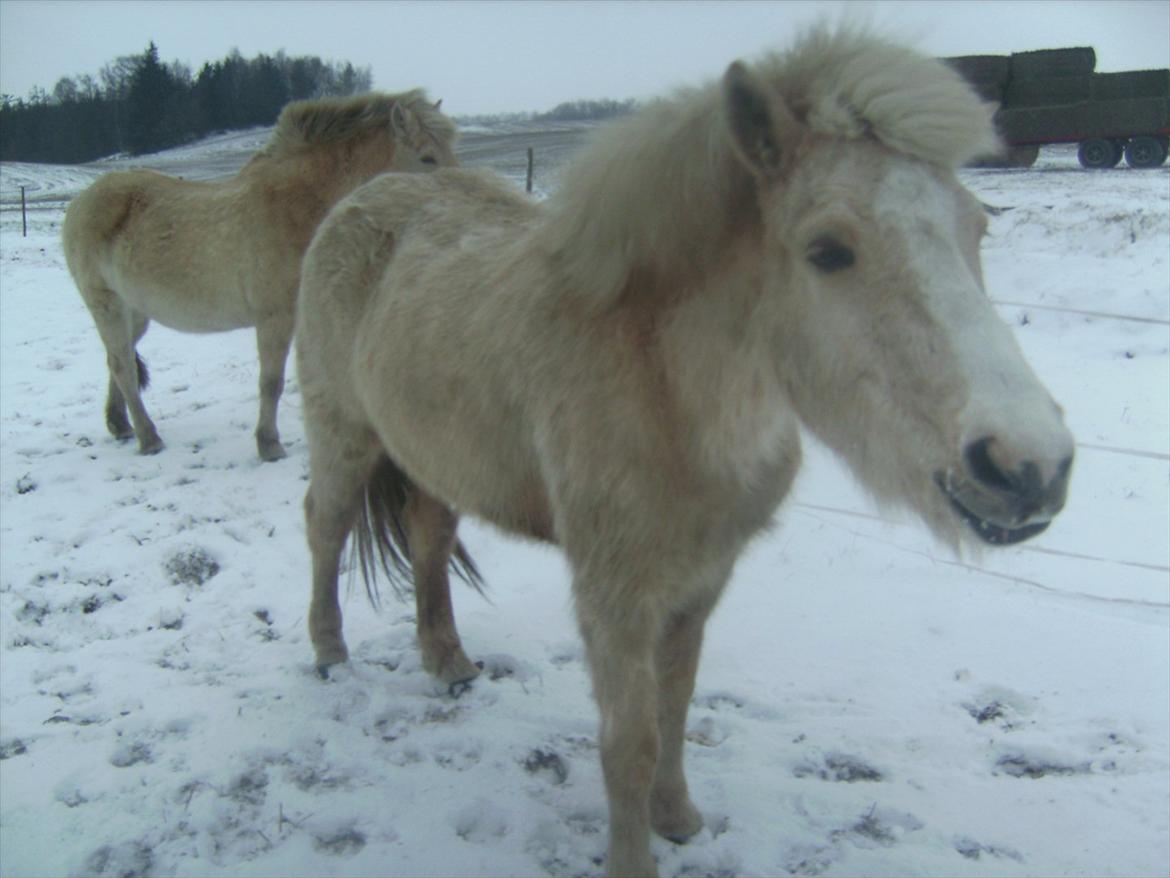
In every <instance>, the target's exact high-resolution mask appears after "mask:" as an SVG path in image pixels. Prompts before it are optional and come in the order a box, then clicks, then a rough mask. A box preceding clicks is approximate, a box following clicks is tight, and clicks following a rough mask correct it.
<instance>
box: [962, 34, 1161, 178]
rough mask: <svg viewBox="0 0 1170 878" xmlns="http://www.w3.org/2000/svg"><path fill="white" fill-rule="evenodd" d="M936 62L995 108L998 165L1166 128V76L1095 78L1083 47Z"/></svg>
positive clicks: (1092, 56) (1092, 58)
mask: <svg viewBox="0 0 1170 878" xmlns="http://www.w3.org/2000/svg"><path fill="white" fill-rule="evenodd" d="M944 60H945V61H946V62H947V63H949V64H950V65H951V66H952V67H954V68H955V69H956V70H957V71H958V72H959V73H961V74H962V75H963V76H964V77H965V78H966V79H967V81H968V82H970V83H971V85H972V86H973V87H974V88H975V90H976V91H977V92H979V94H980V95H981V96H982V97H983V98H984V99H985V100H988V101H994V102H996V103H998V104H999V105H1000V109H999V111H998V112H997V113H996V117H995V118H996V125H997V127H998V128H999V131H1000V134H1001V135H1002V136H1003V138H1004V141H1005V142H1006V143H1007V144H1008V145H1009V147H1012V149H1011V150H1009V155H1008V156H1007V157H999V160H998V162H996V163H998V164H1001V165H1002V164H1005V163H1006V164H1008V165H1021V164H1024V165H1027V164H1031V161H1034V160H1035V150H1033V149H1031V147H1035V148H1036V149H1037V150H1038V148H1039V145H1040V144H1043V143H1069V142H1077V141H1082V142H1083V141H1087V140H1091V139H1095V138H1105V139H1110V140H1115V141H1119V142H1122V143H1123V142H1124V141H1125V140H1127V139H1128V138H1129V137H1132V136H1139V135H1151V134H1155V133H1156V132H1157V131H1158V130H1159V129H1163V128H1165V127H1166V126H1167V125H1170V70H1138V71H1131V72H1127V73H1096V72H1094V68H1095V67H1096V64H1097V55H1096V52H1094V51H1093V49H1092V48H1090V47H1088V46H1079V47H1074V48H1067V49H1041V50H1039V51H1035V52H1016V53H1015V54H1012V55H966V56H963V57H958V58H946V59H944ZM1029 154H1030V155H1031V159H1030V160H1029V158H1028V156H1029Z"/></svg>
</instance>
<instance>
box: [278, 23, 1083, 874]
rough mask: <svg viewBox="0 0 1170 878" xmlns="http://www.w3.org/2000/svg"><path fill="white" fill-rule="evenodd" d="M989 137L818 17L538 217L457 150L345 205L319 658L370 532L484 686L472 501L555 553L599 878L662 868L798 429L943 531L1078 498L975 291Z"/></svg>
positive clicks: (428, 647) (463, 669) (324, 332)
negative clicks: (460, 528)
mask: <svg viewBox="0 0 1170 878" xmlns="http://www.w3.org/2000/svg"><path fill="white" fill-rule="evenodd" d="M996 147H997V142H996V138H995V134H994V131H993V128H992V125H991V121H990V113H989V110H988V108H987V107H985V106H984V105H982V104H981V103H980V101H979V100H978V98H977V97H976V96H975V95H974V94H973V93H972V92H971V90H970V88H969V87H968V86H967V85H966V84H965V83H964V81H963V80H962V79H961V78H960V77H959V76H958V75H957V74H955V73H954V72H953V71H951V70H950V69H949V68H948V67H946V66H945V65H943V64H942V63H940V62H938V61H936V60H933V59H930V58H927V57H923V56H920V55H918V54H915V53H913V52H911V51H909V50H906V49H903V48H899V47H897V46H893V45H889V44H887V43H885V42H882V41H878V40H874V39H871V38H868V37H865V36H862V35H858V34H855V33H849V32H843V33H836V34H831V33H828V32H823V31H815V32H813V33H812V34H811V35H809V36H807V37H806V38H804V39H803V40H802V41H801V42H799V43H798V44H797V45H796V46H795V48H793V49H792V50H791V51H789V52H787V53H785V54H780V55H774V56H769V57H766V58H764V59H762V60H761V61H760V62H759V63H757V64H754V65H751V66H748V65H745V64H742V63H738V62H737V63H734V64H732V65H731V66H730V67H729V68H728V70H727V72H726V74H725V75H724V77H723V79H722V82H720V83H719V84H717V85H712V86H710V87H707V88H702V89H699V90H696V91H691V92H686V93H683V94H681V95H679V96H677V97H675V98H673V99H670V100H666V101H663V102H661V103H658V104H656V105H654V106H652V107H649V108H647V109H646V110H644V111H643V112H641V113H639V114H637V115H636V116H634V117H632V118H630V119H628V120H626V121H622V122H619V123H617V124H615V125H613V126H612V127H611V128H609V130H608V131H607V132H606V133H604V134H603V135H602V136H601V137H600V138H599V139H598V141H597V142H596V143H594V144H593V145H592V147H591V148H589V149H587V150H586V151H585V152H584V154H583V155H582V156H581V157H580V159H579V160H578V161H577V162H576V163H575V165H574V166H573V168H572V169H571V170H570V171H569V172H568V173H567V175H566V176H565V178H564V185H563V188H562V189H561V190H560V191H559V192H558V193H557V194H556V195H555V196H554V197H553V198H552V199H551V201H550V202H549V203H547V205H540V204H535V203H533V202H532V201H530V200H529V199H527V198H525V197H524V196H523V195H522V194H520V193H518V192H516V191H515V190H514V188H513V187H512V186H511V185H509V184H508V183H506V182H504V181H501V180H499V179H497V178H494V177H491V176H487V175H483V174H478V173H472V172H467V171H460V170H449V171H440V172H438V173H435V174H431V175H426V176H402V175H388V176H384V177H380V178H378V179H377V180H374V181H372V182H371V183H369V184H367V185H366V186H364V187H362V188H361V189H359V190H357V191H356V192H354V193H353V194H352V195H351V196H350V197H348V198H347V199H345V200H344V201H343V202H342V203H340V204H339V205H338V206H337V207H336V208H335V209H334V210H333V211H332V213H331V214H330V215H329V217H328V218H327V219H326V220H325V221H324V223H323V224H322V226H321V228H320V230H319V231H318V232H317V235H316V236H315V238H314V241H313V243H312V245H311V246H310V248H309V251H308V253H307V254H306V258H305V265H304V274H303V278H302V283H301V292H300V299H299V305H298V317H297V320H298V327H297V352H298V369H299V374H300V382H301V392H302V395H303V401H304V415H305V421H306V431H307V436H308V441H309V459H310V485H309V490H308V493H307V496H306V499H305V511H306V518H307V525H308V539H309V545H310V548H311V550H312V557H313V592H312V605H311V608H310V614H309V627H310V632H311V635H312V639H313V643H314V646H315V648H316V652H317V659H318V662H319V663H320V664H321V665H322V666H327V665H329V664H330V663H333V662H338V661H343V660H344V659H345V657H346V648H345V643H344V640H343V638H342V633H341V614H340V609H339V605H338V602H337V573H338V563H339V558H340V555H341V552H342V549H343V546H344V544H345V542H346V539H347V536H348V534H349V533H350V531H351V529H353V527H354V525H355V523H357V525H358V528H357V529H358V534H359V537H361V539H359V544H360V545H361V546H362V547H364V553H365V556H366V559H367V566H368V563H369V561H371V560H373V559H374V557H375V555H376V554H377V551H378V549H379V547H380V549H381V551H382V552H383V561H384V562H392V561H397V562H398V563H399V564H400V565H401V566H402V567H403V568H408V569H409V568H413V576H414V580H415V589H416V596H417V601H418V629H419V639H420V646H421V649H422V655H423V661H424V666H425V667H426V668H427V669H428V670H429V671H431V672H432V673H434V674H436V675H438V677H439V678H440V679H442V680H443V681H446V682H453V681H459V680H465V679H468V678H471V677H473V676H474V675H475V674H476V673H477V668H476V667H475V665H474V664H472V662H471V661H470V660H469V659H468V657H467V656H466V654H465V653H464V651H463V649H462V646H461V644H460V640H459V637H458V634H457V632H456V629H455V622H454V618H453V615H452V612H451V603H450V595H449V591H448V579H447V573H446V570H447V567H448V560H449V558H450V557H451V554H452V551H453V550H454V551H455V552H456V553H457V554H456V559H457V560H461V561H462V562H463V568H464V569H465V570H467V566H466V565H467V563H468V561H469V559H468V558H467V556H466V554H465V553H463V552H462V549H461V548H460V547H459V546H458V543H457V542H456V538H455V528H456V523H457V516H458V515H460V514H463V513H467V514H471V515H475V516H478V517H480V518H482V519H485V520H487V521H489V522H492V523H493V524H495V525H498V526H499V527H501V528H503V529H504V530H507V531H510V532H513V533H517V534H520V535H523V536H527V537H530V538H535V539H540V540H546V541H552V542H555V543H557V544H559V545H560V546H561V547H562V548H563V549H564V551H565V553H566V555H567V556H568V560H569V562H570V565H571V567H572V571H573V593H574V597H575V601H576V610H577V615H578V619H579V622H580V628H581V632H582V634H583V636H584V639H585V644H586V651H587V655H588V660H589V666H590V670H591V673H592V677H593V684H594V693H595V695H596V698H597V702H598V705H599V708H600V711H601V735H600V748H601V764H602V768H603V772H604V776H605V784H606V789H607V793H608V797H609V812H610V836H609V854H608V864H607V868H608V871H609V873H610V874H611V875H652V874H654V873H655V862H654V858H653V856H652V855H651V850H650V830H651V829H653V830H654V831H656V832H658V833H659V834H660V835H663V836H665V837H667V838H670V839H674V840H682V839H685V838H687V837H689V836H691V835H692V834H693V833H695V832H696V831H697V830H698V829H699V828H700V826H701V825H702V818H701V816H700V814H699V811H698V810H697V809H696V807H695V806H694V804H693V803H692V802H691V798H690V796H689V794H688V791H687V783H686V779H685V777H684V774H683V733H684V729H685V723H686V714H687V706H688V704H689V701H690V698H691V695H692V691H693V687H694V677H695V669H696V667H697V665H698V660H699V649H700V642H701V639H702V633H703V627H704V624H705V622H706V619H707V616H708V614H709V613H710V611H711V608H712V607H713V606H714V605H715V602H716V601H717V600H718V598H719V596H720V594H721V593H722V591H723V588H724V586H725V585H726V584H727V581H728V579H729V577H730V575H731V571H732V568H733V566H734V564H735V561H736V559H737V558H738V557H739V555H740V553H741V552H742V551H743V548H744V546H745V545H746V544H747V543H748V541H749V540H751V539H752V538H753V537H754V536H755V535H757V534H759V533H761V532H762V531H763V530H764V529H765V528H767V527H768V524H769V522H770V521H771V520H772V517H773V513H774V512H775V510H776V508H777V506H778V504H779V503H780V501H781V500H782V499H783V498H784V496H785V495H786V494H787V493H788V490H789V488H790V486H791V484H792V479H793V477H794V475H795V474H796V471H797V468H798V466H799V464H800V439H799V433H798V426H797V425H798V422H803V423H804V424H805V425H806V426H807V427H809V428H810V429H811V430H812V431H813V432H814V433H816V434H817V435H818V436H820V437H821V438H822V439H823V440H824V441H825V442H826V443H828V445H830V446H831V447H832V448H833V449H835V450H836V452H837V453H838V454H840V455H841V457H843V458H844V459H845V460H846V461H847V462H848V464H849V465H850V466H851V467H852V469H853V471H854V472H855V473H856V475H857V477H858V479H859V480H860V481H861V482H863V483H864V484H865V485H866V486H868V487H869V488H870V489H871V490H872V491H873V492H874V493H875V494H877V495H878V496H880V497H882V498H884V499H886V500H889V501H895V502H899V503H902V504H904V505H907V506H909V507H910V508H912V509H914V510H916V511H917V512H918V513H919V514H920V515H921V517H922V518H923V519H924V521H925V522H926V523H927V524H928V525H929V526H930V527H932V528H933V529H934V531H935V532H937V533H938V534H939V535H940V536H941V537H942V538H943V539H944V540H946V541H949V542H952V543H954V542H957V541H958V540H959V539H960V538H961V537H962V536H963V535H972V534H973V535H974V536H975V537H976V538H978V539H979V540H982V541H985V542H988V543H992V544H1002V543H1011V542H1015V541H1017V540H1021V539H1024V538H1026V537H1029V536H1031V535H1033V534H1035V533H1037V532H1039V531H1041V530H1043V529H1044V527H1045V526H1047V524H1048V523H1049V522H1050V521H1051V519H1052V517H1053V516H1054V515H1055V514H1056V513H1057V512H1058V511H1059V510H1060V509H1061V507H1062V506H1063V504H1064V500H1065V492H1066V489H1067V484H1068V479H1069V471H1070V467H1071V463H1072V456H1073V440H1072V437H1071V436H1070V435H1069V432H1068V430H1067V429H1066V428H1065V426H1064V423H1063V418H1062V413H1061V410H1060V408H1059V407H1058V406H1057V405H1056V403H1055V402H1053V400H1052V398H1051V397H1050V396H1049V394H1048V393H1047V391H1046V390H1045V389H1044V387H1043V386H1041V384H1040V383H1039V381H1038V380H1037V379H1036V377H1035V376H1034V375H1033V373H1032V371H1031V370H1030V369H1029V368H1028V365H1027V364H1026V363H1025V361H1024V358H1023V356H1022V355H1021V353H1020V350H1019V348H1018V346H1017V344H1016V342H1015V340H1014V339H1013V337H1012V334H1011V332H1010V331H1009V330H1008V328H1007V327H1005V326H1004V324H1003V323H1002V322H1001V321H1000V320H999V318H998V316H997V315H996V313H995V310H994V308H993V307H992V304H991V302H990V300H989V299H988V297H987V294H986V292H985V291H984V288H983V277H982V272H981V269H980V260H979V246H980V238H981V236H982V235H983V233H984V230H985V227H986V220H985V217H984V213H983V210H982V209H981V206H980V203H979V202H978V201H977V200H976V199H975V198H973V197H972V196H971V195H970V194H969V193H968V192H967V191H966V190H965V189H964V188H963V187H962V186H961V185H960V184H959V182H958V180H957V179H956V176H955V169H956V168H957V167H959V166H961V165H962V164H963V163H964V162H965V161H967V160H968V159H970V158H972V157H973V156H976V155H980V154H984V153H988V152H992V151H994V150H995V149H996ZM387 566H393V565H392V564H389V563H388V564H387ZM469 572H470V573H472V574H473V573H474V569H473V568H471V569H470V571H469Z"/></svg>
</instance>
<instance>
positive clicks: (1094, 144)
mask: <svg viewBox="0 0 1170 878" xmlns="http://www.w3.org/2000/svg"><path fill="white" fill-rule="evenodd" d="M1077 160H1078V161H1080V163H1081V167H1082V168H1112V167H1114V166H1115V165H1116V164H1117V163H1118V162H1119V161H1121V149H1120V148H1119V147H1118V146H1117V144H1115V143H1114V142H1113V141H1112V140H1105V139H1104V138H1102V139H1098V140H1082V141H1081V145H1080V148H1078V149H1077Z"/></svg>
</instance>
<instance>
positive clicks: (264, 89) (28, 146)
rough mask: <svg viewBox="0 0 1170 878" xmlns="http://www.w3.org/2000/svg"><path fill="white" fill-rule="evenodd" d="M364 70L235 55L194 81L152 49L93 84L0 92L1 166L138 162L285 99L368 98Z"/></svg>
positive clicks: (261, 113)
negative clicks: (126, 158) (128, 158)
mask: <svg viewBox="0 0 1170 878" xmlns="http://www.w3.org/2000/svg"><path fill="white" fill-rule="evenodd" d="M371 79H372V77H371V74H370V69H369V67H365V68H355V67H354V66H353V65H352V64H350V63H348V62H347V63H344V64H339V63H333V62H326V61H322V60H321V59H320V58H317V57H314V56H301V57H295V58H290V57H288V56H286V55H285V54H284V52H283V51H281V52H277V53H276V54H275V55H263V54H261V55H257V56H256V57H255V58H251V59H245V58H243V57H242V56H241V55H240V53H239V52H238V51H237V50H232V52H231V53H229V54H228V56H227V57H226V58H224V59H223V60H221V61H216V62H214V63H207V64H204V65H203V67H202V68H201V69H200V71H199V73H198V75H196V76H192V74H191V71H190V69H189V68H188V67H187V66H186V65H184V64H181V63H179V62H177V61H176V62H171V63H169V64H165V63H163V62H162V61H160V60H159V55H158V47H157V46H155V44H154V43H153V42H152V43H151V44H150V46H149V47H148V48H147V49H146V51H145V52H143V53H142V54H141V55H127V56H122V57H120V58H118V59H116V60H115V61H111V62H110V63H108V64H106V65H105V66H104V67H103V68H102V69H101V72H100V73H99V74H98V77H97V78H96V79H95V78H94V77H93V76H90V75H89V74H84V75H82V76H79V77H76V78H75V77H65V78H63V79H61V80H60V81H59V82H58V83H57V84H56V86H54V88H53V91H52V93H48V92H45V91H44V90H43V89H40V88H35V89H33V91H32V93H31V94H30V95H29V97H28V98H27V99H20V98H14V97H12V96H11V95H0V160H4V161H27V162H58V163H75V162H85V161H90V160H92V159H96V158H101V157H103V156H108V155H113V154H115V153H130V154H132V155H139V154H142V153H147V152H156V151H158V150H160V149H167V148H168V147H172V146H178V145H180V144H183V143H187V142H189V141H192V140H197V139H199V138H201V137H205V136H206V135H208V134H211V133H215V132H220V131H229V130H234V129H239V128H249V127H252V126H256V125H271V124H272V123H273V122H274V121H276V117H277V115H278V114H279V113H280V109H281V107H283V106H284V105H285V104H286V103H288V102H289V101H292V100H300V99H302V98H314V97H324V96H328V95H349V94H356V93H358V92H363V91H368V90H369V89H370V86H371Z"/></svg>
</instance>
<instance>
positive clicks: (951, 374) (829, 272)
mask: <svg viewBox="0 0 1170 878" xmlns="http://www.w3.org/2000/svg"><path fill="white" fill-rule="evenodd" d="M818 48H821V49H828V50H829V51H828V52H825V51H821V52H820V53H819V54H818V51H817V50H818ZM810 49H811V50H812V51H811V52H809V50H810ZM833 50H836V52H837V53H838V54H837V55H836V56H835V57H834V56H833V54H832V52H833ZM804 51H805V52H808V54H807V55H805V56H803V57H801V58H795V59H793V58H787V59H769V60H765V62H763V63H762V64H761V65H760V66H759V67H758V68H754V69H753V68H749V67H747V66H745V65H743V64H741V63H738V62H737V63H735V64H733V65H731V67H730V68H729V69H728V70H727V73H726V74H725V76H724V79H723V83H722V90H723V100H724V110H725V119H726V125H727V133H728V137H729V138H730V141H731V144H732V149H733V151H734V153H735V154H736V155H737V156H738V158H739V160H740V162H741V163H742V165H743V167H745V168H746V169H747V170H748V172H749V173H750V175H751V176H752V178H753V179H754V182H755V191H756V194H757V203H758V210H759V219H760V223H759V227H760V236H761V241H760V244H761V251H762V268H761V270H762V273H763V278H764V281H763V283H764V299H763V303H762V307H761V313H762V314H764V315H766V319H767V320H768V321H769V327H770V332H771V333H772V344H771V349H772V350H773V351H774V355H775V358H776V368H777V370H778V374H780V375H781V376H783V378H782V380H783V381H784V383H785V384H786V387H787V390H788V393H789V395H790V397H791V399H792V401H793V404H794V406H795V407H796V409H797V411H798V413H799V414H800V416H801V418H802V420H803V421H804V422H805V423H806V424H807V425H808V426H809V427H810V428H811V429H812V431H813V432H814V433H816V434H817V435H818V436H819V437H820V438H821V439H823V440H824V441H825V442H826V443H827V444H829V445H830V446H831V447H832V448H834V450H836V451H837V452H838V453H839V454H841V455H842V456H843V457H844V458H845V460H846V461H847V462H848V463H849V465H850V466H851V468H852V469H853V470H854V472H855V474H856V475H857V476H858V478H859V479H860V481H861V482H862V483H863V484H864V485H866V486H867V487H868V488H869V489H870V490H871V491H872V492H873V493H874V494H875V495H876V496H877V497H878V498H879V499H884V500H888V501H893V502H897V503H903V504H906V505H909V506H910V507H911V508H913V509H915V510H916V511H917V512H919V513H920V514H921V515H922V517H923V518H924V519H925V521H926V522H927V523H928V524H929V525H930V526H931V527H932V528H933V529H934V530H935V532H936V533H937V534H938V535H939V536H940V537H942V538H943V539H945V540H947V541H948V542H952V543H955V542H957V541H958V538H959V537H960V536H962V535H963V534H964V528H963V527H962V526H961V525H966V526H967V528H968V529H969V531H970V532H973V533H974V534H975V535H976V536H977V537H979V539H981V540H982V541H984V542H986V543H991V544H1004V543H1014V542H1018V541H1019V540H1023V539H1026V538H1028V537H1030V536H1032V535H1034V534H1036V533H1038V532H1040V531H1042V530H1043V529H1044V528H1045V527H1046V526H1047V525H1048V523H1049V522H1050V521H1051V519H1052V518H1053V516H1054V515H1055V514H1056V513H1057V512H1058V511H1059V510H1060V509H1061V508H1062V506H1063V505H1064V502H1065V496H1066V491H1067V487H1068V480H1069V473H1070V469H1071V465H1072V458H1073V439H1072V436H1071V435H1070V433H1069V431H1068V429H1067V428H1066V427H1065V424H1064V421H1063V413H1062V410H1061V409H1060V407H1059V406H1058V405H1057V404H1056V403H1055V402H1054V401H1053V399H1052V397H1051V396H1050V395H1049V394H1048V392H1047V390H1046V389H1045V388H1044V387H1043V386H1042V385H1041V383H1040V381H1039V380H1038V379H1037V377H1036V375H1035V374H1034V373H1033V372H1032V370H1031V369H1030V368H1029V366H1028V364H1027V363H1026V362H1025V360H1024V357H1023V355H1022V353H1021V351H1020V348H1019V346H1018V344H1017V343H1016V340H1015V338H1014V337H1013V335H1012V333H1011V331H1010V330H1009V329H1008V327H1007V326H1006V325H1005V324H1004V323H1003V322H1002V321H1001V320H1000V318H999V316H998V315H997V314H996V311H995V307H994V305H993V303H992V301H991V299H990V298H989V297H988V294H987V292H986V290H985V288H984V278H983V271H982V266H981V263H980V253H979V250H980V242H981V240H982V238H983V236H984V234H985V233H986V230H987V219H986V216H985V212H984V210H983V208H982V205H981V204H980V202H979V201H978V200H977V199H976V198H975V197H973V196H972V195H971V194H970V193H969V192H968V191H967V190H966V189H965V188H964V187H963V186H962V185H961V183H960V182H959V180H958V177H957V174H956V168H957V167H959V166H961V165H962V164H963V163H964V162H965V161H967V160H969V159H971V158H972V157H974V156H975V155H978V154H982V153H986V152H990V151H992V150H993V149H994V148H995V146H996V139H995V134H994V129H993V128H992V126H991V122H990V114H989V112H988V110H987V108H986V107H984V106H983V105H982V104H981V103H980V102H979V100H978V98H977V97H976V96H975V95H974V94H973V93H972V92H971V90H970V89H969V88H968V87H967V86H966V85H965V83H963V82H962V81H961V79H960V78H959V77H958V75H957V74H954V73H952V72H951V71H950V70H949V69H948V68H946V67H944V66H943V65H942V64H941V63H939V62H937V61H934V60H932V59H929V58H925V57H922V56H919V55H916V54H913V53H911V52H908V51H906V50H904V49H900V48H896V47H893V46H886V45H885V44H881V43H876V44H875V43H872V42H866V43H865V46H864V48H862V49H860V50H859V49H858V47H857V46H852V47H851V46H849V41H848V40H844V41H842V40H841V39H840V37H837V38H836V39H835V40H834V41H833V42H832V43H828V44H826V46H824V47H818V46H817V45H816V41H815V39H814V40H813V41H812V45H811V46H810V45H809V44H806V45H805V47H804Z"/></svg>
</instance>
